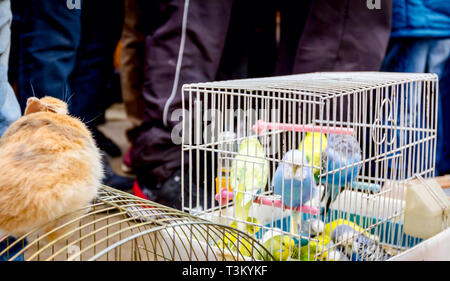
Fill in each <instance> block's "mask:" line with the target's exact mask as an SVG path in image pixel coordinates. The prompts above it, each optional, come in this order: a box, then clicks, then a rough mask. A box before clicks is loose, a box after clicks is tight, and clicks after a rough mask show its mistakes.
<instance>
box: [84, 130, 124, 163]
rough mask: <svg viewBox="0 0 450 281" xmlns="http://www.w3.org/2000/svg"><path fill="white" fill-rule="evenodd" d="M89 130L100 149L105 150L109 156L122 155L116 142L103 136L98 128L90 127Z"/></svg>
mask: <svg viewBox="0 0 450 281" xmlns="http://www.w3.org/2000/svg"><path fill="white" fill-rule="evenodd" d="M91 132H92V136H93V137H94V139H95V142H96V143H97V146H98V147H99V148H100V150H103V151H105V152H106V153H108V155H109V156H111V157H119V156H120V155H122V151H120V148H119V146H117V144H115V143H114V142H113V141H112V140H111V139H110V138H108V137H107V136H105V135H104V134H103V133H102V132H101V131H100V130H99V129H97V128H92V129H91Z"/></svg>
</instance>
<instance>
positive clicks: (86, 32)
mask: <svg viewBox="0 0 450 281" xmlns="http://www.w3.org/2000/svg"><path fill="white" fill-rule="evenodd" d="M123 5H124V1H123V0H96V1H84V2H83V4H82V13H81V25H82V28H81V38H80V43H79V46H78V49H77V54H76V62H75V67H74V70H73V72H72V73H71V76H70V85H71V91H72V93H71V97H70V102H71V106H72V107H71V112H72V114H73V115H75V116H78V117H79V118H81V120H83V121H84V122H85V123H86V124H87V125H88V126H89V128H90V129H91V131H92V133H93V136H94V138H95V140H96V141H97V145H98V146H99V147H100V149H102V150H103V151H105V152H106V153H108V154H109V155H110V156H113V157H118V156H120V155H121V151H120V148H119V147H118V146H117V145H116V144H115V143H114V142H113V141H112V140H111V139H109V138H108V137H106V136H105V135H104V134H103V133H102V132H101V131H100V130H99V129H97V125H99V124H101V123H104V121H105V119H104V115H105V111H106V109H107V108H108V107H109V106H111V105H112V103H114V102H115V101H116V100H117V97H115V95H114V94H115V92H114V91H115V90H119V92H120V89H114V88H112V87H111V86H112V85H113V84H114V83H113V82H114V79H115V78H116V77H115V76H114V71H115V69H114V64H113V62H114V60H113V57H114V51H115V49H116V46H117V43H118V42H119V39H120V33H121V30H122V24H123ZM99 15H101V16H99Z"/></svg>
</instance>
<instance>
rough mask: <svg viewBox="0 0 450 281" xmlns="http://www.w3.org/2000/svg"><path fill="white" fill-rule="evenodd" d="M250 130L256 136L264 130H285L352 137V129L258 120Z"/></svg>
mask: <svg viewBox="0 0 450 281" xmlns="http://www.w3.org/2000/svg"><path fill="white" fill-rule="evenodd" d="M252 129H253V131H254V132H255V133H257V134H258V135H259V134H262V133H264V132H265V131H266V130H269V131H271V130H285V131H294V132H314V133H324V134H338V135H353V129H352V128H342V127H324V126H312V125H298V124H295V125H294V124H284V123H270V122H265V121H264V120H258V121H257V122H256V124H255V125H253V128H252Z"/></svg>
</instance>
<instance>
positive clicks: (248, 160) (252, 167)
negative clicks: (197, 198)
mask: <svg viewBox="0 0 450 281" xmlns="http://www.w3.org/2000/svg"><path fill="white" fill-rule="evenodd" d="M268 177H269V161H268V160H267V159H266V155H265V152H264V148H263V146H262V145H261V143H260V142H259V140H258V139H257V138H256V137H251V138H248V139H245V140H243V141H242V142H241V144H240V146H239V151H238V155H237V156H236V157H235V158H234V159H233V161H232V164H231V170H230V183H231V187H232V188H233V190H234V191H235V192H236V197H235V204H236V218H237V219H240V220H243V221H247V220H248V214H249V211H250V206H251V203H252V201H253V199H254V196H255V195H256V194H258V193H260V192H261V191H262V190H263V189H264V188H265V186H266V185H267V181H268ZM238 229H240V230H242V231H244V232H245V231H246V226H245V224H244V223H239V224H238Z"/></svg>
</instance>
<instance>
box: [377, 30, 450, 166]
mask: <svg viewBox="0 0 450 281" xmlns="http://www.w3.org/2000/svg"><path fill="white" fill-rule="evenodd" d="M382 71H390V72H416V73H436V74H437V75H438V77H439V105H438V127H437V146H436V164H437V165H436V173H437V174H438V175H444V174H448V173H450V147H449V146H448V145H447V146H445V143H446V139H449V140H450V111H449V110H448V109H449V108H450V38H432V39H419V38H395V39H391V42H390V47H389V50H388V53H387V55H386V58H385V60H384V62H383V66H382ZM443 109H446V110H445V111H444V110H443ZM410 110H411V111H413V110H414V109H410Z"/></svg>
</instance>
